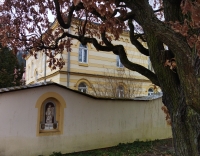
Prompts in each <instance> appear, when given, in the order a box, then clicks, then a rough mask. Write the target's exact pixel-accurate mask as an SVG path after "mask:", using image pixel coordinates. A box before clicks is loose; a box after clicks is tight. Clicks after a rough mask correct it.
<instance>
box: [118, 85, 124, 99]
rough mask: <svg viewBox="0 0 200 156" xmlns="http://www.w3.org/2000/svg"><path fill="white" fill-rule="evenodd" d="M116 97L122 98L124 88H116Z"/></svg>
mask: <svg viewBox="0 0 200 156" xmlns="http://www.w3.org/2000/svg"><path fill="white" fill-rule="evenodd" d="M117 97H118V98H123V97H124V86H122V85H119V86H117Z"/></svg>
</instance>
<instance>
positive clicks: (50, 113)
mask: <svg viewBox="0 0 200 156" xmlns="http://www.w3.org/2000/svg"><path fill="white" fill-rule="evenodd" d="M42 111H43V113H42V114H43V117H42V122H41V124H40V129H41V130H54V129H57V128H58V121H57V120H56V103H55V102H54V101H52V100H48V101H46V102H45V103H44V105H43V109H42Z"/></svg>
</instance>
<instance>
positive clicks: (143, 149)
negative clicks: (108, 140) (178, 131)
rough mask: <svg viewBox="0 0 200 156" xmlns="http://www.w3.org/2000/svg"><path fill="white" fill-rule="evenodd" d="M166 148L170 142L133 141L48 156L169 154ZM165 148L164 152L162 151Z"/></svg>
mask: <svg viewBox="0 0 200 156" xmlns="http://www.w3.org/2000/svg"><path fill="white" fill-rule="evenodd" d="M168 146H170V147H171V141H170V140H156V141H147V142H142V141H135V142H133V143H127V144H119V145H118V146H114V147H109V148H103V149H96V150H90V151H84V152H76V153H68V154H61V153H60V152H53V154H51V155H50V156H138V155H142V154H144V153H147V152H148V153H155V152H158V154H171V155H173V154H172V153H170V152H169V151H168ZM163 147H165V148H166V149H165V151H163ZM159 148H161V150H159Z"/></svg>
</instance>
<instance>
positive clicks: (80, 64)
mask: <svg viewBox="0 0 200 156" xmlns="http://www.w3.org/2000/svg"><path fill="white" fill-rule="evenodd" d="M78 65H79V66H84V67H88V63H80V62H79V64H78Z"/></svg>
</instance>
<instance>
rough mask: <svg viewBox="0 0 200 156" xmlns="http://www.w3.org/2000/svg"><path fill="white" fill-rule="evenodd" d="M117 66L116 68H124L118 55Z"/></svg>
mask: <svg viewBox="0 0 200 156" xmlns="http://www.w3.org/2000/svg"><path fill="white" fill-rule="evenodd" d="M117 67H118V68H124V65H123V64H122V63H121V61H120V58H119V55H117Z"/></svg>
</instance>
